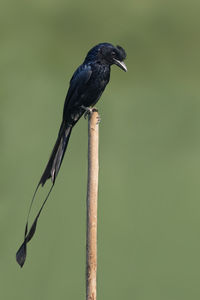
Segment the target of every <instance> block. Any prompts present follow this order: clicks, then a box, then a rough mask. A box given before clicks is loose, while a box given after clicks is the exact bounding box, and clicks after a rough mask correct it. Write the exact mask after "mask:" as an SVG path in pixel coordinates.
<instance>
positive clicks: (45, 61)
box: [0, 0, 200, 300]
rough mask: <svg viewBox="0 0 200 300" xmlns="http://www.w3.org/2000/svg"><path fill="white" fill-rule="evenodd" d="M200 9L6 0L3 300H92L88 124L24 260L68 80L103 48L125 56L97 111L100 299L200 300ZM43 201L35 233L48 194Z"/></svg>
mask: <svg viewBox="0 0 200 300" xmlns="http://www.w3.org/2000/svg"><path fill="white" fill-rule="evenodd" d="M199 9H200V2H199V1H195V0H191V1H184V0H183V1H178V0H173V1H171V0H169V1H161V0H135V1H131V0H126V1H113V0H111V1H106V0H102V1H90V0H86V1H70V0H68V1H63V0H57V1H55V0H49V1H47V0H34V1H25V0H18V1H14V0H10V1H6V0H1V9H0V32H1V34H0V38H1V46H0V80H1V88H0V134H1V175H0V184H1V188H0V194H1V196H0V245H1V246H0V269H1V272H0V282H1V289H0V296H1V299H4V300H10V299H16V300H18V299H20V300H25V299H29V300H32V299H49V300H51V299H55V298H56V299H84V297H85V227H86V226H85V223H86V217H85V215H86V205H85V202H86V182H87V121H86V120H84V118H83V119H81V120H80V122H79V123H78V124H77V126H76V127H75V128H74V131H73V134H72V137H71V140H70V144H69V147H68V151H67V153H66V156H65V159H64V162H63V165H62V168H61V170H60V173H59V176H58V178H57V181H56V185H55V188H54V190H53V192H52V194H51V197H50V199H49V201H48V203H47V205H46V207H45V209H44V211H43V213H42V216H41V219H40V220H39V223H38V227H37V232H36V235H35V237H34V239H33V240H32V241H31V243H30V244H29V245H28V246H29V247H28V257H27V261H26V263H25V265H24V267H23V269H20V267H19V266H18V265H17V263H16V261H15V253H16V250H17V248H18V247H19V246H20V244H21V242H22V239H23V233H24V226H25V220H26V214H27V211H28V207H29V204H30V200H31V197H32V194H33V191H34V188H35V186H36V185H37V183H38V180H39V179H40V176H41V174H42V171H43V169H44V167H45V165H46V162H47V160H48V157H49V155H50V152H51V150H52V147H53V144H54V142H55V139H56V137H57V133H58V129H59V125H60V122H61V117H62V109H63V103H64V99H65V95H66V92H67V89H68V83H69V80H70V78H71V76H72V74H73V72H74V70H75V69H76V68H77V66H78V65H80V64H81V63H82V61H83V59H84V58H85V55H86V53H87V52H88V50H89V49H90V48H91V47H92V46H94V45H95V44H97V43H99V42H110V43H113V44H115V45H116V44H119V45H121V46H123V47H124V48H125V49H126V51H127V60H126V64H127V67H128V72H127V73H124V72H122V71H121V70H120V69H119V68H117V67H115V66H113V67H112V74H111V81H110V84H109V85H108V87H107V89H106V91H105V92H104V94H103V96H102V98H101V100H100V102H99V103H98V105H97V106H98V108H99V112H100V114H101V123H100V182H99V211H98V214H99V219H98V299H115V300H118V299H119V300H121V299H137V300H146V299H149V300H150V299H152V300H160V299H162V300H179V299H181V300H184V299H187V300H188V299H193V300H194V299H200V285H199V281H200V259H199V253H200V185H199V182H200V118H199V115H200V102H199V97H200V84H199V80H200V71H199V70H200V60H199V53H200V40H199V35H200V19H199ZM49 186H50V184H49V183H48V184H47V186H45V187H44V188H43V189H41V190H40V192H39V194H38V197H37V199H36V202H35V205H34V209H33V212H32V215H31V218H32V219H33V217H34V215H35V213H36V211H37V209H38V207H39V205H40V204H41V202H42V200H43V199H44V196H45V194H46V193H47V190H48V188H49Z"/></svg>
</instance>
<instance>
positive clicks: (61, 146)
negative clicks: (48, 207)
mask: <svg viewBox="0 0 200 300" xmlns="http://www.w3.org/2000/svg"><path fill="white" fill-rule="evenodd" d="M71 131H72V125H67V126H66V125H64V124H63V123H62V124H61V127H60V131H59V134H58V138H57V141H56V143H55V145H54V148H53V151H52V153H51V156H50V158H49V161H48V163H47V166H46V168H45V170H44V172H43V174H42V177H41V179H40V181H39V184H41V185H42V186H43V185H44V184H45V182H46V181H47V179H49V178H51V181H52V183H53V184H54V182H55V180H56V176H57V174H58V172H59V169H60V166H61V163H62V160H63V157H64V154H65V151H66V148H67V145H68V142H69V138H70V135H71Z"/></svg>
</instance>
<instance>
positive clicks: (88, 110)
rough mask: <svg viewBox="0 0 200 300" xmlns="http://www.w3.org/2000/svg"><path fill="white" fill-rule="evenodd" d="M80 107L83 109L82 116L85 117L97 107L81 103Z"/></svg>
mask: <svg viewBox="0 0 200 300" xmlns="http://www.w3.org/2000/svg"><path fill="white" fill-rule="evenodd" d="M81 108H82V109H83V110H84V111H85V113H84V118H85V119H86V118H87V117H88V116H89V115H91V113H93V112H94V111H98V109H97V108H95V107H93V108H91V107H86V106H84V105H81Z"/></svg>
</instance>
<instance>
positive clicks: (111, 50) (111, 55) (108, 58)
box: [86, 43, 127, 72]
mask: <svg viewBox="0 0 200 300" xmlns="http://www.w3.org/2000/svg"><path fill="white" fill-rule="evenodd" d="M125 58H126V52H125V50H124V49H123V48H122V47H120V46H116V47H115V46H113V45H112V44H109V43H101V44H98V45H97V46H95V47H93V48H92V49H91V50H90V51H89V52H88V54H87V56H86V60H90V59H91V60H94V59H95V60H96V61H99V62H100V63H104V64H108V65H110V66H111V65H113V64H115V65H117V66H118V67H120V68H121V69H122V70H123V71H125V72H126V71H127V67H126V65H125V63H124V59H125Z"/></svg>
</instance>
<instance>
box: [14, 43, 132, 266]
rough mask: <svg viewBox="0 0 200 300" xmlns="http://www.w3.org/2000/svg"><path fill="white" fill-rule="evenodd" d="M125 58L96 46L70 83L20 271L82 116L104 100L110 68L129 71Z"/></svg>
mask: <svg viewBox="0 0 200 300" xmlns="http://www.w3.org/2000/svg"><path fill="white" fill-rule="evenodd" d="M125 58H126V52H125V50H124V49H123V48H122V47H120V46H116V47H115V46H113V45H112V44H110V43H100V44H98V45H96V46H94V47H93V48H92V49H91V50H90V51H89V52H88V53H87V55H86V58H85V60H84V62H83V64H82V65H80V66H79V67H78V68H77V70H76V71H75V72H74V74H73V76H72V78H71V80H70V84H69V89H68V92H67V95H66V98H65V104H64V109H63V116H62V122H61V125H60V129H59V132H58V137H57V140H56V143H55V145H54V148H53V150H52V153H51V156H50V158H49V161H48V163H47V165H46V168H45V170H44V172H43V174H42V177H41V178H40V181H39V183H38V185H37V187H36V190H35V193H34V195H33V198H32V201H31V204H30V208H29V212H28V217H27V222H26V226H25V233H24V241H23V243H22V245H21V247H20V248H19V250H18V251H17V254H16V260H17V262H18V263H19V265H20V266H21V267H22V266H23V264H24V262H25V260H26V247H27V243H28V242H29V241H30V240H31V239H32V237H33V235H34V233H35V230H36V225H37V221H38V218H39V216H40V213H41V211H42V209H43V207H44V205H45V203H46V201H47V199H48V196H49V194H50V192H51V190H52V188H53V186H54V183H55V180H56V177H57V175H58V172H59V169H60V166H61V164H62V160H63V157H64V154H65V151H66V148H67V145H68V142H69V138H70V135H71V132H72V128H73V127H74V125H75V124H76V123H77V122H78V120H79V119H80V118H81V117H82V115H83V114H84V113H85V112H86V111H88V110H90V109H91V107H93V106H94V105H95V104H96V103H97V101H98V100H99V98H100V97H101V95H102V93H103V91H104V89H105V87H106V85H107V84H108V82H109V79H110V68H111V66H112V65H117V66H118V67H120V68H121V69H122V70H124V71H127V68H126V65H125V64H124V62H123V61H124V59H125ZM49 178H51V181H52V186H51V188H50V191H49V193H48V195H47V197H46V198H45V200H44V202H43V204H42V206H41V208H40V210H39V212H38V214H37V216H36V218H35V220H34V222H33V224H32V226H31V227H30V229H29V228H28V220H29V215H30V211H31V207H32V204H33V200H34V198H35V195H36V192H37V190H38V188H39V186H40V185H41V186H43V185H44V184H45V182H46V181H47V179H49Z"/></svg>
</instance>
